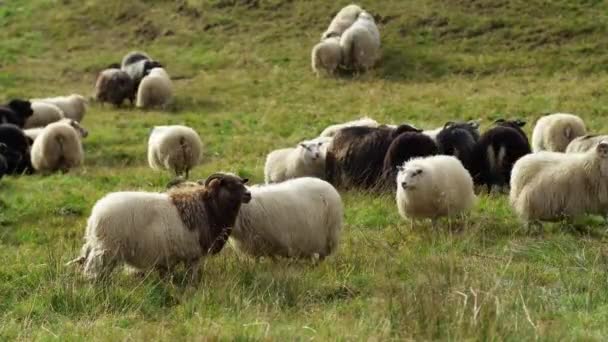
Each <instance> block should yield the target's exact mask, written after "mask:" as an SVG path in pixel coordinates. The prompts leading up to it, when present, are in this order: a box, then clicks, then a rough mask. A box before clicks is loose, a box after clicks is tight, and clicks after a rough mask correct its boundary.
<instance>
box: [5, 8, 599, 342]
mask: <svg viewBox="0 0 608 342" xmlns="http://www.w3.org/2000/svg"><path fill="white" fill-rule="evenodd" d="M346 4H347V2H343V1H342V2H340V1H339V2H331V1H323V0H309V1H295V0H209V1H202V0H179V1H160V0H147V1H144V0H132V1H119V0H83V1H76V0H18V1H17V0H1V1H0V100H2V101H4V100H6V99H9V98H12V97H41V96H51V95H58V94H69V93H72V92H77V93H82V94H84V95H87V96H89V95H91V94H92V91H93V83H94V78H95V75H96V73H97V72H98V71H99V70H100V69H102V68H103V67H105V66H106V65H108V64H110V63H111V62H115V61H119V60H120V58H121V57H122V55H123V54H125V53H126V52H128V51H129V50H131V49H135V48H137V49H143V50H145V51H147V52H149V53H150V54H152V55H153V56H154V57H156V58H157V59H159V60H161V61H162V62H164V63H165V64H166V66H167V69H168V71H169V73H170V74H171V75H172V76H174V77H175V78H176V81H175V85H176V93H177V99H176V102H175V103H174V105H173V106H172V107H171V108H170V110H169V111H168V112H157V111H149V112H144V111H140V110H135V109H131V108H121V109H113V108H111V107H109V106H106V107H102V106H99V105H96V104H93V105H91V107H90V109H89V112H88V113H87V115H86V117H85V119H84V122H83V123H84V125H85V126H86V127H87V128H88V129H89V131H90V133H91V134H90V136H89V138H87V140H86V143H85V151H86V157H85V159H86V165H85V167H84V168H82V169H81V170H78V171H75V172H71V173H69V174H67V175H60V174H57V175H53V176H47V177H42V176H29V177H7V178H5V179H2V180H1V181H0V339H1V340H54V339H55V338H56V337H59V338H60V339H61V340H112V341H114V340H144V339H146V340H147V339H162V340H177V339H183V340H199V339H200V338H201V337H207V338H209V339H211V340H215V339H225V338H229V339H232V338H238V339H239V340H249V339H271V340H286V339H291V338H292V337H300V338H301V339H303V340H304V339H315V340H336V339H340V340H342V339H346V340H368V339H371V340H392V339H395V340H402V339H415V340H484V341H485V340H516V341H521V340H533V339H540V340H579V339H584V340H602V339H604V338H605V336H607V335H608V325H607V324H606V321H607V319H608V278H607V273H606V272H607V268H608V247H606V239H607V235H606V234H607V233H606V223H605V222H604V221H603V220H602V219H601V218H598V217H590V218H583V219H581V220H578V221H576V222H575V224H574V225H568V224H566V223H555V224H548V225H546V226H545V230H544V234H542V235H533V234H529V233H528V232H526V231H525V230H523V228H522V226H521V224H520V223H519V222H518V221H517V220H516V219H515V217H514V216H513V214H512V212H511V210H510V209H509V207H508V204H507V201H506V197H505V196H503V195H483V196H481V198H480V200H479V203H478V205H477V206H476V208H475V210H474V212H473V213H472V215H471V217H470V219H469V220H468V222H467V223H466V227H465V229H464V231H463V232H459V233H458V232H455V233H450V232H449V231H448V230H447V229H443V228H445V227H444V226H447V223H446V222H443V223H441V226H442V227H440V229H437V230H436V231H432V230H431V227H430V225H429V224H428V223H426V224H422V225H420V226H419V227H416V228H415V229H414V230H413V231H412V230H410V228H409V223H408V222H406V221H403V220H402V219H401V218H400V217H399V216H398V214H397V210H396V207H395V204H394V198H393V196H380V197H378V196H374V195H371V194H367V193H362V192H356V191H351V192H347V193H343V197H344V201H345V205H346V225H345V227H344V234H343V238H342V244H341V246H340V250H339V252H338V254H337V255H335V256H334V257H332V258H330V259H329V260H327V261H326V262H324V263H322V264H321V265H319V266H317V267H313V266H311V265H310V264H309V263H305V262H287V261H280V262H270V261H268V260H265V261H261V262H255V261H253V260H250V259H247V258H239V257H238V256H237V254H236V253H235V252H234V251H233V250H232V249H230V248H226V249H225V250H224V251H222V253H220V254H219V255H218V256H217V257H215V258H210V259H208V260H207V261H206V263H205V265H204V272H203V280H202V282H201V284H200V286H198V288H192V287H189V286H186V285H184V284H183V282H182V280H183V279H182V278H183V277H181V278H180V277H179V276H178V277H177V278H176V279H174V280H173V281H172V282H165V281H162V280H161V279H159V277H158V276H157V275H156V274H150V275H149V276H148V277H146V278H144V279H141V278H137V277H130V276H127V275H125V274H123V273H120V272H118V273H116V274H115V277H114V278H113V279H112V280H111V281H110V282H105V283H98V284H90V283H88V282H86V281H84V280H83V279H81V278H80V277H79V275H78V274H77V273H76V272H74V271H73V270H70V269H66V268H65V267H63V263H64V262H66V261H68V260H69V259H70V258H72V257H74V256H75V255H76V254H77V251H78V249H79V247H80V245H81V243H82V235H83V231H84V226H85V222H86V218H87V216H88V214H89V213H90V208H91V207H92V205H93V204H94V203H95V201H96V200H97V199H99V198H101V197H102V196H103V195H104V194H106V193H108V192H111V191H117V190H127V189H145V190H150V191H158V190H161V189H162V188H163V186H164V185H165V184H166V182H167V181H168V180H169V179H170V177H169V175H168V174H162V173H156V172H153V171H152V170H150V169H149V168H148V166H147V164H146V159H145V157H146V141H147V140H146V139H147V135H148V133H149V132H150V128H151V127H152V126H153V125H158V124H186V125H190V126H192V127H194V128H195V129H197V130H198V131H199V133H200V134H201V137H202V138H203V141H204V142H205V144H206V151H205V163H204V164H203V165H202V166H201V167H199V168H197V169H195V170H194V173H193V177H194V178H202V177H205V176H206V175H208V174H210V173H211V172H214V171H218V170H229V171H235V172H238V173H239V174H241V175H243V176H248V177H250V178H252V179H253V180H254V181H255V182H260V181H262V179H263V174H262V172H263V171H262V170H263V163H264V158H265V155H266V153H268V152H269V151H271V150H272V149H275V148H279V147H284V146H289V145H294V144H295V143H296V142H297V141H299V140H302V139H305V138H310V137H313V136H315V135H316V134H318V133H319V132H320V131H321V129H322V128H323V127H325V126H326V125H328V124H330V123H334V122H340V121H344V120H348V119H353V118H357V117H359V116H361V115H370V116H372V117H374V118H375V119H377V120H379V121H384V122H403V121H406V122H410V123H413V124H415V125H418V126H421V127H425V128H426V127H435V126H437V125H440V124H442V123H443V122H445V121H447V120H450V119H475V118H480V119H482V126H483V128H485V127H487V126H488V125H489V124H490V123H491V122H492V121H493V120H494V119H496V118H498V117H503V116H504V117H522V118H526V119H527V120H528V121H529V125H528V126H527V127H526V131H527V132H528V133H530V132H531V129H532V125H533V123H534V120H535V119H536V118H538V117H539V115H541V114H542V113H548V112H557V111H564V112H574V113H578V114H580V115H581V116H582V117H583V118H584V119H585V120H586V122H587V124H588V125H589V127H590V128H591V130H592V131H597V132H604V133H606V132H608V124H607V123H606V113H607V112H608V102H607V99H608V97H607V94H606V89H607V87H606V86H607V84H608V53H607V52H608V32H607V31H608V17H607V13H608V5H607V4H606V2H605V1H601V0H577V1H573V0H554V1H542V0H509V1H507V0H449V1H448V0H425V1H422V0H420V1H418V0H416V1H404V0H377V1H371V0H364V1H361V2H360V4H361V5H362V6H364V7H366V8H368V9H369V10H370V11H371V12H373V13H374V14H376V15H378V16H379V17H378V18H379V23H380V25H381V27H380V29H381V32H382V35H383V60H382V63H381V64H380V65H379V66H378V67H377V68H376V70H374V71H373V72H371V73H369V74H366V75H362V76H360V77H356V78H354V79H353V78H349V77H345V78H338V79H327V78H320V79H317V78H316V77H314V76H313V74H312V72H311V71H310V49H311V48H312V46H313V45H314V44H315V43H316V42H317V41H318V39H319V36H320V34H321V33H322V32H323V31H324V29H325V28H326V26H327V25H328V23H329V21H330V20H331V15H332V14H333V13H335V11H337V10H338V9H339V8H340V7H341V6H343V5H346Z"/></svg>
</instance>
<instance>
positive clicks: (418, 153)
mask: <svg viewBox="0 0 608 342" xmlns="http://www.w3.org/2000/svg"><path fill="white" fill-rule="evenodd" d="M438 152H439V150H438V149H437V144H435V141H434V140H433V139H431V138H430V137H428V136H427V135H425V134H422V133H420V132H406V133H403V134H400V135H399V136H398V137H397V138H395V139H394V140H393V142H392V143H391V145H390V146H389V148H388V150H387V151H386V155H385V156H384V167H383V176H382V178H384V179H385V180H386V182H387V184H388V185H389V186H391V187H393V189H394V185H395V179H396V177H397V173H398V169H397V168H398V167H400V166H402V165H403V163H404V162H406V161H408V160H410V159H412V158H415V157H427V156H432V155H435V154H437V153H438Z"/></svg>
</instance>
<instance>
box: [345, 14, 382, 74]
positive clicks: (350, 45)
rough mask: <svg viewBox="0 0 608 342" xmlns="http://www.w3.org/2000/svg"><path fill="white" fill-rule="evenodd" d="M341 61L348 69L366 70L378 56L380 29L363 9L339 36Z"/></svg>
mask: <svg viewBox="0 0 608 342" xmlns="http://www.w3.org/2000/svg"><path fill="white" fill-rule="evenodd" d="M340 46H341V47H342V61H343V63H344V66H345V67H346V68H348V69H354V70H356V71H367V70H369V69H371V68H372V67H373V66H374V64H376V61H377V60H378V59H379V58H380V31H378V27H377V26H376V23H375V22H374V17H372V16H371V14H369V13H367V12H365V11H363V12H361V13H360V14H359V17H358V18H357V20H356V21H355V22H354V23H353V25H352V26H351V27H349V28H348V29H347V30H346V31H344V34H342V36H341V37H340Z"/></svg>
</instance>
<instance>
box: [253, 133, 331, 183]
mask: <svg viewBox="0 0 608 342" xmlns="http://www.w3.org/2000/svg"><path fill="white" fill-rule="evenodd" d="M330 141H331V138H328V137H322V138H317V139H314V140H309V141H302V142H300V143H299V144H298V145H297V146H296V147H290V148H283V149H280V150H275V151H272V152H271V153H269V154H268V157H266V164H265V166H264V180H265V182H266V183H278V182H282V181H284V180H287V179H291V178H297V177H306V176H310V177H318V178H323V176H324V173H325V155H326V153H327V146H328V145H329V142H330Z"/></svg>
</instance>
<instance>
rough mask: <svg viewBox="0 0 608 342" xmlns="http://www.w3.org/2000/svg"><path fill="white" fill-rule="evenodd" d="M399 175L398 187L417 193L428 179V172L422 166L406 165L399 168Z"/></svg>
mask: <svg viewBox="0 0 608 342" xmlns="http://www.w3.org/2000/svg"><path fill="white" fill-rule="evenodd" d="M398 170H399V174H398V175H397V187H398V188H401V189H403V190H404V191H415V190H417V189H418V188H419V187H420V186H421V185H422V182H423V180H424V178H425V177H426V172H425V170H424V168H423V167H421V166H420V165H407V164H406V165H405V166H404V167H399V168H398Z"/></svg>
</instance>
